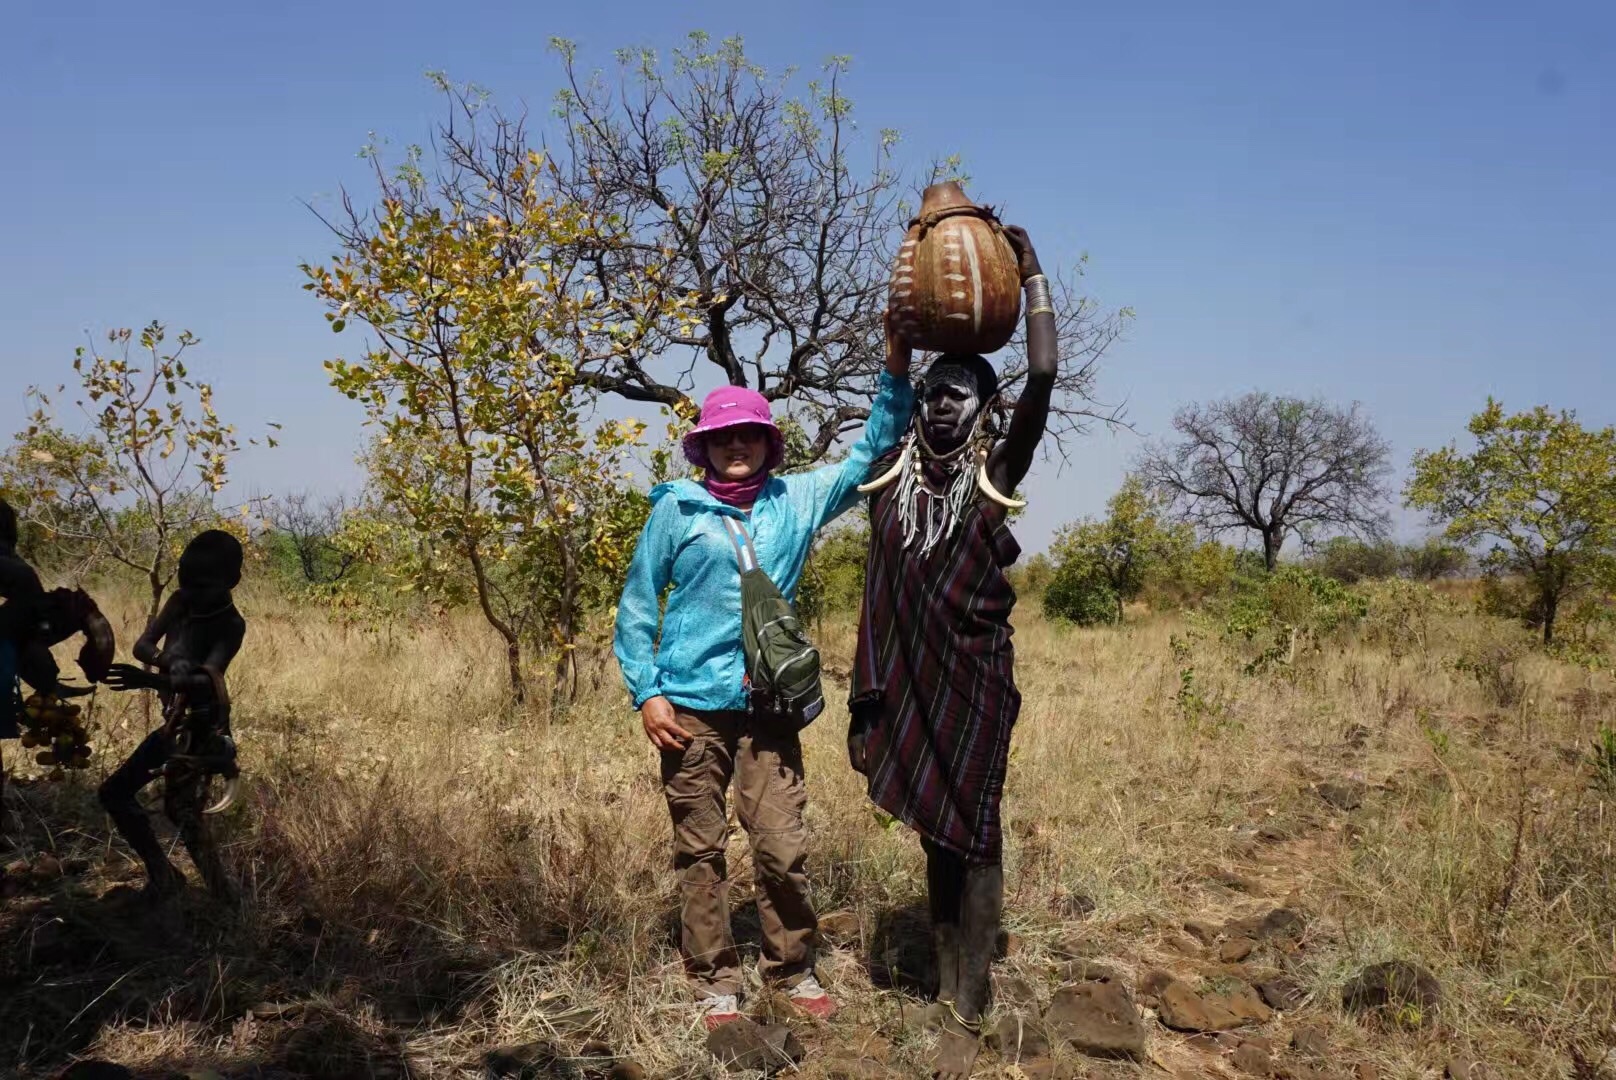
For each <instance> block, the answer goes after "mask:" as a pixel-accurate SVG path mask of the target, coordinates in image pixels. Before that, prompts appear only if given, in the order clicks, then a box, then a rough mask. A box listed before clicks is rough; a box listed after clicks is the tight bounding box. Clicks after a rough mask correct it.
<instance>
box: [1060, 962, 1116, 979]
mask: <svg viewBox="0 0 1616 1080" xmlns="http://www.w3.org/2000/svg"><path fill="white" fill-rule="evenodd" d="M1055 974H1056V975H1057V976H1058V977H1059V978H1060V980H1061V982H1067V983H1083V982H1112V981H1114V980H1115V979H1116V978H1117V973H1116V969H1114V968H1111V967H1108V966H1106V965H1105V964H1097V963H1095V962H1094V961H1093V960H1068V961H1066V963H1064V964H1061V965H1060V966H1059V967H1057V968H1056V969H1055Z"/></svg>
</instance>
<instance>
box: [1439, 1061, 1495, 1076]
mask: <svg viewBox="0 0 1616 1080" xmlns="http://www.w3.org/2000/svg"><path fill="white" fill-rule="evenodd" d="M1442 1075H1443V1076H1445V1077H1446V1078H1447V1080H1493V1075H1494V1074H1493V1070H1492V1067H1491V1066H1489V1065H1488V1064H1487V1063H1486V1062H1484V1061H1477V1060H1476V1059H1475V1058H1468V1057H1456V1058H1454V1059H1453V1060H1452V1061H1450V1062H1448V1068H1447V1071H1445V1072H1444V1073H1443V1074H1442Z"/></svg>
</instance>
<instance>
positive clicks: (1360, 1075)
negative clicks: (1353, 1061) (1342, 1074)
mask: <svg viewBox="0 0 1616 1080" xmlns="http://www.w3.org/2000/svg"><path fill="white" fill-rule="evenodd" d="M1352 1076H1353V1080H1380V1070H1379V1069H1377V1068H1375V1066H1373V1065H1371V1064H1369V1062H1367V1061H1360V1062H1358V1064H1357V1065H1355V1066H1353V1069H1352Z"/></svg>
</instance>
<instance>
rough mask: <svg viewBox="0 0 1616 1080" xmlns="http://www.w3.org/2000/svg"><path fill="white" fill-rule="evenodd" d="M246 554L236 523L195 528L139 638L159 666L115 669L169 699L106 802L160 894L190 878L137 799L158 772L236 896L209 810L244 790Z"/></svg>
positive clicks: (118, 683)
mask: <svg viewBox="0 0 1616 1080" xmlns="http://www.w3.org/2000/svg"><path fill="white" fill-rule="evenodd" d="M241 563H242V550H241V543H240V541H238V540H237V539H236V538H235V537H234V536H231V535H230V534H229V533H227V532H222V531H220V530H218V529H207V530H205V531H203V532H200V533H198V534H197V535H196V536H194V537H192V539H191V542H190V543H188V544H186V545H185V550H184V551H183V552H181V554H180V564H179V585H180V587H179V589H178V590H176V591H175V593H174V594H173V595H172V596H170V597H169V598H168V600H167V602H166V603H164V604H163V608H162V610H161V611H159V612H158V613H157V617H156V618H155V619H153V620H152V621H151V622H150V623H149V624H148V625H147V627H146V631H145V633H143V634H141V635H140V640H139V641H136V642H135V647H134V650H133V652H134V654H135V659H137V660H139V661H140V662H141V663H142V664H147V665H150V666H151V667H152V668H155V669H156V670H150V671H149V670H147V669H145V668H141V667H136V666H134V665H133V664H114V665H112V669H111V671H110V672H108V674H107V679H106V682H107V685H109V686H111V687H112V688H113V689H114V690H156V691H157V693H158V696H159V698H160V699H161V701H162V703H163V717H164V723H163V726H162V727H161V728H159V729H158V730H156V731H154V732H152V733H151V734H150V735H147V736H146V738H145V739H144V740H143V741H142V742H141V744H140V745H139V746H138V747H136V749H135V752H134V753H133V754H130V755H129V758H128V760H127V761H125V762H124V763H123V764H122V765H120V766H119V767H118V769H117V771H116V772H114V773H113V774H112V775H111V776H109V777H107V780H106V783H104V784H102V785H101V792H100V796H101V805H102V806H104V807H106V810H107V813H108V814H109V815H110V816H111V817H112V822H113V824H114V825H116V826H117V827H118V831H119V832H120V833H122V834H123V838H124V839H125V840H127V841H128V842H129V846H130V847H132V848H134V849H135V854H136V855H139V856H140V861H141V862H142V863H144V864H145V867H146V879H147V883H146V889H145V892H146V895H147V896H148V897H150V898H151V899H154V900H158V901H162V900H167V899H171V898H173V897H174V896H177V895H178V894H179V893H180V892H182V891H183V890H184V888H185V876H184V875H183V874H182V873H181V872H180V870H179V868H178V867H176V866H174V864H173V863H171V862H169V861H168V856H167V855H166V854H165V853H164V851H163V845H162V844H161V843H160V842H159V841H158V839H157V834H156V833H155V832H154V831H153V830H152V826H151V819H150V817H149V816H148V815H147V813H146V811H145V809H144V808H143V807H142V806H141V805H140V803H139V802H138V801H137V799H136V795H137V794H139V792H140V790H141V789H142V788H144V787H145V786H146V785H147V784H150V783H151V782H152V781H153V780H156V779H157V778H158V777H163V778H164V783H163V810H164V812H165V813H166V814H167V816H168V819H169V820H170V821H172V822H173V823H174V824H175V826H176V827H178V829H179V833H180V839H181V840H183V841H184V842H185V850H186V851H187V852H188V853H189V854H190V856H191V861H192V862H193V863H194V864H196V868H197V871H198V872H199V873H201V875H202V880H203V883H204V884H205V885H206V886H207V887H208V891H209V892H210V893H211V894H212V895H213V897H214V899H216V900H219V901H222V902H225V903H233V902H234V901H235V899H236V891H235V886H234V883H233V882H232V881H231V880H230V875H229V872H228V871H227V870H226V869H225V866H224V860H223V859H221V858H220V856H219V850H218V847H217V845H216V843H215V842H214V839H213V836H212V834H211V832H210V831H209V829H208V827H207V824H206V822H205V820H204V818H203V815H204V814H214V813H219V812H221V811H223V810H226V809H228V808H229V806H230V804H231V803H232V802H233V801H234V799H235V778H236V775H237V771H236V744H235V741H234V740H233V739H232V737H231V734H230V695H229V692H228V691H227V690H226V688H225V681H224V675H225V669H226V668H228V667H229V666H230V661H231V660H233V659H235V656H236V653H237V652H239V651H240V649H241V642H242V639H243V638H244V637H245V636H246V633H247V623H246V620H244V619H243V618H242V617H241V613H240V612H239V611H237V610H236V605H235V600H234V598H233V597H232V595H231V590H232V589H234V588H235V587H236V585H237V584H239V583H240V581H241ZM213 775H222V776H224V777H225V778H226V785H225V793H224V797H223V798H222V799H220V801H219V803H218V804H217V805H216V806H213V807H208V808H206V809H204V803H205V799H204V795H205V792H206V788H207V784H208V780H209V777H211V776H213Z"/></svg>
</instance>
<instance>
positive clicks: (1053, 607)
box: [1045, 476, 1194, 623]
mask: <svg viewBox="0 0 1616 1080" xmlns="http://www.w3.org/2000/svg"><path fill="white" fill-rule="evenodd" d="M1193 544H1194V534H1193V531H1192V530H1191V529H1190V527H1189V526H1187V525H1182V524H1175V523H1173V522H1170V521H1168V520H1167V519H1166V518H1165V516H1164V507H1163V504H1162V502H1161V501H1160V500H1159V499H1158V498H1157V497H1156V496H1155V495H1153V494H1152V493H1151V491H1150V489H1149V488H1148V487H1147V486H1146V485H1145V482H1144V480H1143V479H1142V478H1141V477H1138V476H1129V477H1128V478H1127V479H1126V480H1124V481H1123V484H1122V488H1121V489H1120V490H1119V491H1118V492H1117V493H1116V494H1115V495H1113V496H1111V498H1110V500H1109V501H1107V503H1106V516H1105V518H1104V519H1103V520H1100V521H1081V522H1078V523H1076V524H1073V525H1067V526H1065V527H1064V528H1062V529H1061V530H1060V531H1059V532H1058V533H1057V534H1056V536H1055V541H1054V543H1053V544H1052V545H1051V547H1050V552H1051V556H1052V558H1053V560H1054V563H1055V575H1054V580H1053V581H1052V582H1051V584H1050V590H1049V592H1048V593H1046V602H1045V610H1046V611H1048V612H1049V613H1050V614H1051V615H1054V616H1056V617H1059V618H1066V619H1069V620H1071V621H1073V622H1078V623H1086V622H1093V621H1104V622H1120V621H1121V619H1122V611H1123V605H1124V604H1126V603H1127V602H1128V601H1130V600H1132V599H1134V598H1135V597H1137V596H1138V595H1139V594H1140V592H1141V591H1142V590H1143V589H1144V587H1145V583H1146V582H1147V581H1148V580H1149V578H1150V575H1151V574H1152V573H1153V572H1155V571H1156V570H1157V569H1158V568H1159V567H1161V566H1162V565H1164V564H1167V563H1170V562H1172V561H1173V560H1174V559H1177V558H1179V557H1180V556H1181V553H1183V552H1185V551H1187V550H1188V549H1189V548H1190V547H1191V546H1192V545H1193ZM1102 598H1103V599H1104V600H1105V601H1107V602H1108V603H1109V604H1110V608H1111V611H1110V614H1109V616H1108V617H1106V618H1104V619H1096V615H1097V613H1098V612H1099V611H1100V604H1101V599H1102Z"/></svg>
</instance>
